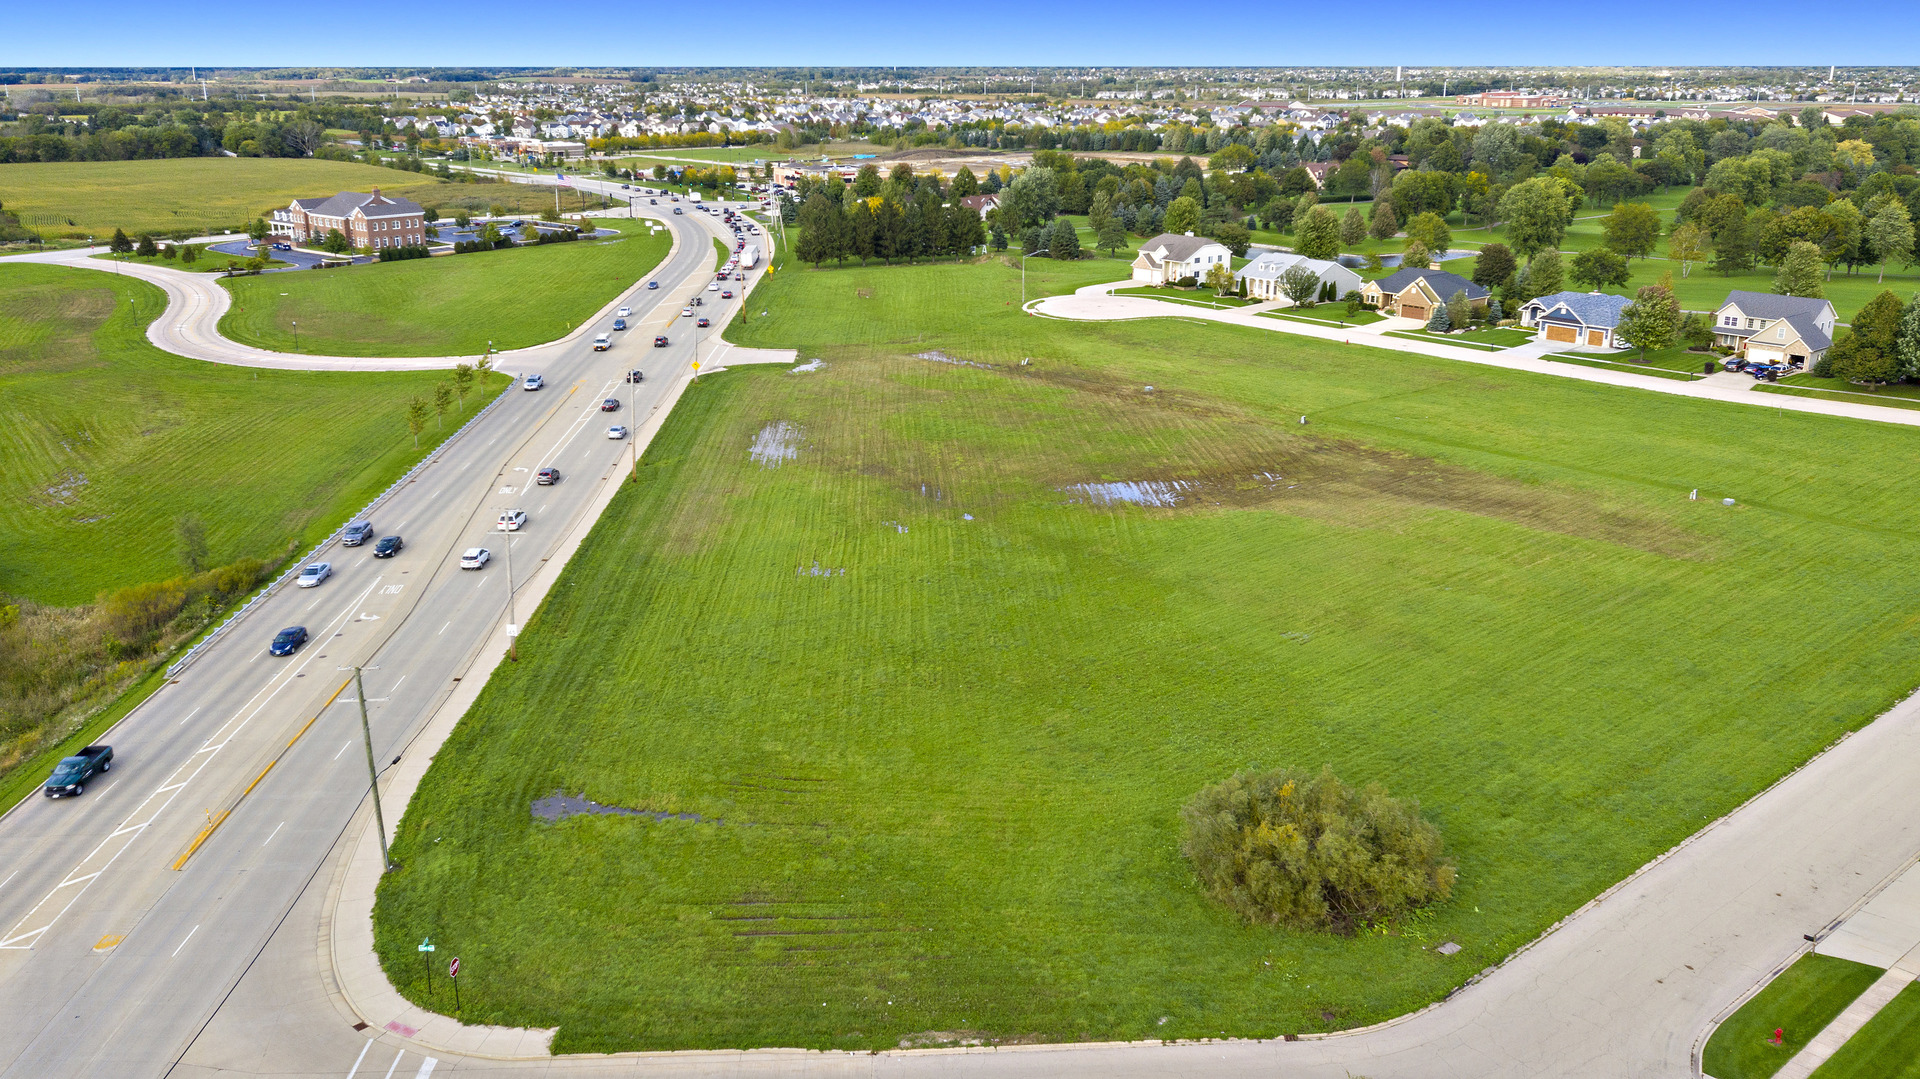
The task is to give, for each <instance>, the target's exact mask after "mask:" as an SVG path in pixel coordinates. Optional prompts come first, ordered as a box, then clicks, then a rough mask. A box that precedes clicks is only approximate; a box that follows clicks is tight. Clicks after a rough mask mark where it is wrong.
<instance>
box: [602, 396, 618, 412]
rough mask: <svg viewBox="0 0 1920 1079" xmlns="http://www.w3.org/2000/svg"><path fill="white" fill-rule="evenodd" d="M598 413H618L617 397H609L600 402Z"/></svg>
mask: <svg viewBox="0 0 1920 1079" xmlns="http://www.w3.org/2000/svg"><path fill="white" fill-rule="evenodd" d="M600 411H602V412H618V411H620V399H619V398H618V397H609V398H607V399H606V400H604V401H602V402H600Z"/></svg>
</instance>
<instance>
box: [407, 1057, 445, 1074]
mask: <svg viewBox="0 0 1920 1079" xmlns="http://www.w3.org/2000/svg"><path fill="white" fill-rule="evenodd" d="M438 1063H440V1062H439V1061H437V1060H435V1059H433V1058H432V1057H428V1058H427V1062H426V1063H425V1064H422V1065H420V1070H419V1071H418V1072H417V1073H415V1074H414V1077H413V1079H427V1076H429V1075H432V1074H433V1066H434V1065H435V1064H438Z"/></svg>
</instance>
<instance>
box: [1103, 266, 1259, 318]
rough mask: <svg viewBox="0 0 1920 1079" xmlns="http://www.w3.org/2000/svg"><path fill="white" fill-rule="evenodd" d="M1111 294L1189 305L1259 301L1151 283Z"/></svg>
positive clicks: (1221, 305) (1220, 305) (1222, 305)
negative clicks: (1158, 285) (1158, 286)
mask: <svg viewBox="0 0 1920 1079" xmlns="http://www.w3.org/2000/svg"><path fill="white" fill-rule="evenodd" d="M1109 265H1110V266H1111V265H1113V263H1111V262H1110V263H1109ZM1114 272H1116V273H1117V272H1119V271H1118V270H1117V269H1116V270H1115V271H1114ZM1113 294H1114V295H1115V296H1140V297H1143V298H1145V299H1149V300H1164V301H1165V302H1167V303H1183V304H1186V305H1187V306H1189V307H1212V308H1229V307H1245V306H1247V305H1248V304H1252V303H1259V302H1260V301H1258V300H1244V299H1241V298H1240V297H1238V296H1215V295H1214V294H1213V293H1211V292H1209V291H1207V290H1205V289H1193V290H1187V289H1171V288H1155V287H1153V286H1152V285H1143V286H1140V287H1138V288H1117V289H1114V290H1113Z"/></svg>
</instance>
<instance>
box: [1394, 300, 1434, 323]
mask: <svg viewBox="0 0 1920 1079" xmlns="http://www.w3.org/2000/svg"><path fill="white" fill-rule="evenodd" d="M1400 317H1401V318H1417V319H1421V320H1423V321H1424V320H1425V319H1426V318H1427V317H1428V316H1427V309H1426V308H1424V307H1421V306H1420V305H1419V304H1411V303H1407V304H1401V305H1400Z"/></svg>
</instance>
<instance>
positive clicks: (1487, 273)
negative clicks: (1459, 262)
mask: <svg viewBox="0 0 1920 1079" xmlns="http://www.w3.org/2000/svg"><path fill="white" fill-rule="evenodd" d="M1513 271H1514V261H1513V252H1512V251H1511V250H1509V249H1508V248H1507V245H1506V244H1503V243H1499V242H1497V241H1496V242H1494V243H1490V244H1487V245H1486V246H1485V247H1482V248H1481V249H1480V256H1479V257H1478V258H1476V259H1475V260H1474V263H1473V283H1474V284H1476V285H1479V286H1481V287H1483V288H1489V289H1492V288H1499V287H1500V286H1501V285H1504V284H1506V283H1507V281H1508V280H1509V279H1511V278H1512V277H1513Z"/></svg>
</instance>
